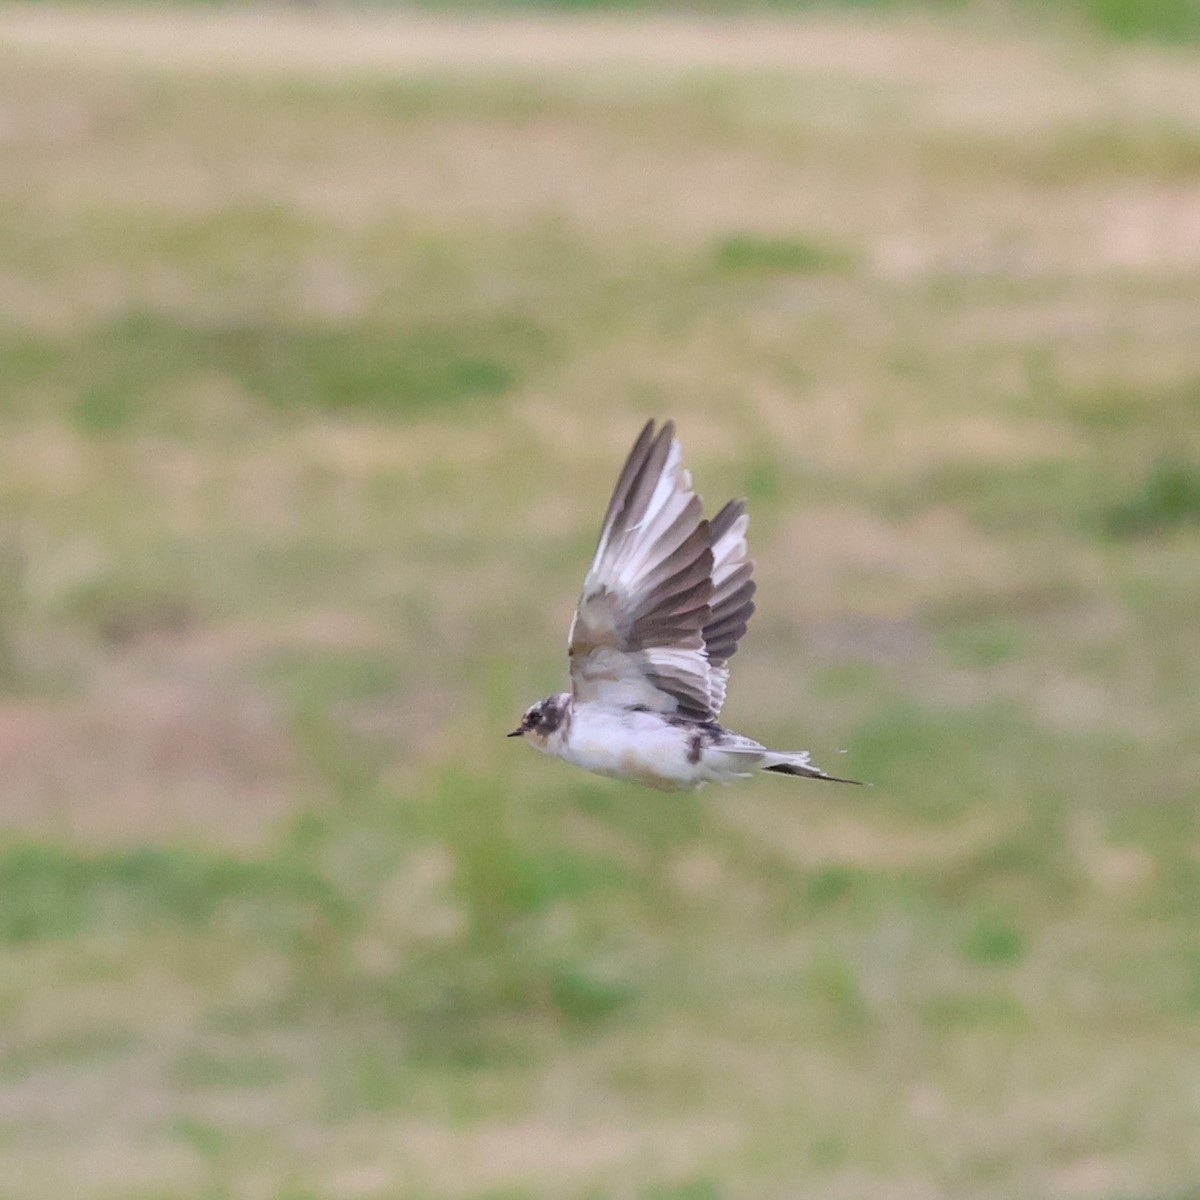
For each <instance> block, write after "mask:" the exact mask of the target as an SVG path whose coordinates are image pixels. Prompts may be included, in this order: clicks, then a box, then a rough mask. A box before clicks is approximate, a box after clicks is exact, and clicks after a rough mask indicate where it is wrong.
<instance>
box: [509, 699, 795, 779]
mask: <svg viewBox="0 0 1200 1200" xmlns="http://www.w3.org/2000/svg"><path fill="white" fill-rule="evenodd" d="M696 728H697V727H696V726H687V725H684V726H680V725H672V724H670V722H668V721H667V720H666V719H665V718H664V717H663V716H662V714H660V713H655V712H633V711H631V710H629V709H620V708H609V707H608V706H607V705H600V704H576V705H575V706H574V711H573V713H572V716H571V720H570V722H569V723H568V724H564V725H563V726H562V727H561V728H559V729H558V730H556V731H555V732H554V733H552V734H550V735H549V737H546V738H538V739H531V742H532V744H534V745H535V746H536V747H537V748H538V749H539V750H541V751H543V753H546V754H554V755H557V756H558V757H559V758H563V759H566V761H567V762H569V763H574V764H575V765H576V766H579V767H582V768H583V769H584V770H585V771H591V772H593V773H594V774H596V775H607V776H609V777H611V778H614V779H627V780H631V781H633V782H636V783H641V784H645V785H646V786H649V787H653V788H658V789H660V790H661V791H669V792H674V791H690V790H692V789H693V788H698V787H702V786H703V785H704V784H706V783H730V782H732V781H733V780H735V779H745V778H747V777H748V776H749V775H751V774H752V773H753V772H754V771H756V770H759V769H761V768H763V767H770V766H775V765H777V764H780V763H788V764H791V765H793V766H796V767H800V768H807V767H809V765H810V764H809V759H808V754H807V752H806V751H802V750H801V751H795V752H782V751H774V750H768V749H767V748H766V747H765V746H763V745H761V744H760V743H759V742H756V741H754V740H753V739H752V738H748V737H743V736H742V735H741V734H738V733H730V732H728V731H724V732H723V733H722V735H721V738H720V740H719V741H718V742H717V743H716V744H715V745H711V746H709V745H705V746H704V747H703V750H702V753H701V755H700V758H699V760H698V761H697V762H692V761H691V756H690V755H689V750H690V749H691V746H692V737H693V733H694V732H695V730H696ZM813 773H814V774H819V772H817V771H815V770H814V771H813Z"/></svg>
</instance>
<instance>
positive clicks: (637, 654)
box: [509, 421, 855, 791]
mask: <svg viewBox="0 0 1200 1200" xmlns="http://www.w3.org/2000/svg"><path fill="white" fill-rule="evenodd" d="M745 530H746V515H745V505H744V504H743V502H742V501H739V500H732V501H730V502H729V503H728V504H727V505H725V507H724V508H723V509H721V511H720V512H719V513H718V514H717V515H716V517H714V518H713V519H712V520H711V521H707V520H705V519H704V518H703V517H702V516H701V507H700V500H699V497H698V496H696V494H695V493H694V492H693V491H692V490H691V476H690V475H689V474H688V472H687V471H685V470H684V469H683V466H682V452H681V450H680V447H679V443H678V441H676V439H675V430H674V426H673V425H672V423H671V422H670V421H668V422H667V423H666V424H665V425H664V426H663V427H662V429H661V430H660V431H658V433H657V434H656V432H655V426H654V422H653V421H651V422H649V423H648V424H647V425H646V427H645V428H644V429H643V430H642V434H641V436H640V437H639V438H638V441H637V442H636V444H635V445H634V448H633V450H632V452H631V453H630V455H629V458H628V459H627V461H626V463H625V467H624V469H623V470H622V472H621V476H620V478H619V479H618V481H617V487H616V490H615V491H614V493H613V497H612V500H611V501H610V503H609V507H608V513H607V515H606V516H605V520H604V527H603V529H602V531H601V534H600V544H599V546H598V547H597V549H596V555H595V558H594V559H593V562H592V567H591V570H590V571H589V572H588V577H587V579H586V581H585V582H584V589H583V595H582V597H581V598H580V601H579V608H578V610H577V611H576V614H575V620H574V622H573V623H572V626H571V635H570V644H569V650H568V653H569V656H570V662H571V682H572V690H571V691H570V692H560V693H558V694H557V695H554V696H550V697H548V698H547V699H545V700H543V701H541V702H539V703H538V704H535V705H533V706H532V707H530V708H529V709H527V710H526V712H525V715H524V717H523V718H522V721H521V724H520V726H519V727H518V728H517V729H515V730H513V732H512V733H511V734H510V735H509V736H510V737H525V738H526V739H527V740H528V741H529V742H531V743H532V744H533V745H534V746H535V748H537V749H538V750H541V751H542V752H543V753H546V754H553V755H557V756H558V757H559V758H563V759H566V761H567V762H571V763H574V764H575V765H576V766H580V767H583V768H584V770H587V771H591V772H593V773H594V774H596V775H606V776H610V777H613V778H617V779H626V780H630V781H632V782H636V783H641V784H645V785H646V786H648V787H653V788H658V789H659V790H662V791H690V790H692V789H694V788H697V787H701V786H702V785H704V784H706V783H728V782H730V781H731V780H734V779H743V778H745V777H747V776H749V775H751V774H753V772H754V771H756V770H765V771H774V772H777V773H779V774H784V775H801V776H807V777H809V778H814V779H829V780H834V781H836V782H839V783H852V782H855V781H854V780H839V779H837V777H836V776H833V775H827V774H826V773H825V772H824V771H822V770H820V769H819V768H818V767H816V766H814V765H813V764H812V763H811V762H810V761H809V756H808V752H807V751H803V750H798V751H774V750H768V749H767V748H766V747H765V746H762V745H761V744H760V743H758V742H756V741H753V740H752V739H751V738H747V737H743V736H742V735H741V734H737V733H733V732H731V731H729V730H727V729H724V728H722V727H721V726H720V725H719V724H718V723H717V717H718V715H719V714H720V711H721V705H722V703H723V702H724V699H725V686H726V682H727V681H728V678H729V669H728V666H727V665H726V664H727V662H728V660H729V659H730V658H731V657H732V656H733V654H734V652H735V651H736V649H737V642H738V639H739V638H740V637H741V636H742V634H743V633H744V632H745V630H746V625H747V622H748V621H749V619H750V615H751V614H752V613H753V611H754V605H753V603H752V601H751V596H752V595H753V593H754V583H753V581H752V580H751V578H750V576H751V573H752V571H753V563H752V562H750V561H749V559H748V558H747V553H746V539H745Z"/></svg>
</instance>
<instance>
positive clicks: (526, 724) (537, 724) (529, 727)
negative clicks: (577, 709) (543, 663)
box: [508, 692, 571, 750]
mask: <svg viewBox="0 0 1200 1200" xmlns="http://www.w3.org/2000/svg"><path fill="white" fill-rule="evenodd" d="M570 706H571V693H570V692H559V693H558V695H557V696H547V697H546V699H545V700H539V701H538V702H537V703H536V704H531V705H530V706H529V707H528V708H527V709H526V710H525V714H524V716H522V717H521V723H520V725H518V726H517V727H516V729H514V730H513V731H512V733H510V734H509V735H508V736H509V737H527V738H528V739H529V740H530V741H531V742H532V743H533V744H534V745H535V746H537V747H538V749H539V750H541V749H543V748H544V747H545V745H546V739H547V738H548V737H549V736H550V735H551V734H552V733H554V732H556V731H557V730H558V729H560V728H561V727H562V724H563V721H564V720H565V719H566V716H567V713H568V711H569V709H570Z"/></svg>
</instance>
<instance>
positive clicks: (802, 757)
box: [762, 750, 862, 785]
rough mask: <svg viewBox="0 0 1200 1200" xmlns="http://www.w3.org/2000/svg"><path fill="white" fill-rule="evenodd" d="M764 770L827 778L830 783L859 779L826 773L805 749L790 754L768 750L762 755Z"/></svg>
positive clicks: (782, 773) (851, 781)
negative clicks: (843, 777)
mask: <svg viewBox="0 0 1200 1200" xmlns="http://www.w3.org/2000/svg"><path fill="white" fill-rule="evenodd" d="M762 769H763V770H764V771H774V772H775V774H776V775H799V776H801V777H803V778H805V779H828V780H829V782H830V783H857V784H859V785H861V784H862V780H861V779H842V778H840V777H839V776H837V775H828V774H826V773H825V772H824V771H822V770H821V768H820V767H818V766H816V765H815V764H814V763H813V762H812V760H811V759H810V758H809V756H808V751H807V750H797V751H794V752H793V753H790V754H784V753H780V752H778V751H775V750H769V751H767V753H766V754H764V755H763V767H762Z"/></svg>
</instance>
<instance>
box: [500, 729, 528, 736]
mask: <svg viewBox="0 0 1200 1200" xmlns="http://www.w3.org/2000/svg"><path fill="white" fill-rule="evenodd" d="M524 732H525V730H523V729H514V730H513V731H512V733H506V734H505V735H504V736H505V737H520V736H521V734H523V733H524Z"/></svg>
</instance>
